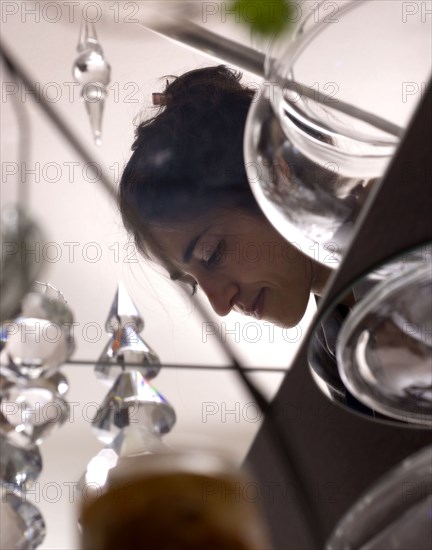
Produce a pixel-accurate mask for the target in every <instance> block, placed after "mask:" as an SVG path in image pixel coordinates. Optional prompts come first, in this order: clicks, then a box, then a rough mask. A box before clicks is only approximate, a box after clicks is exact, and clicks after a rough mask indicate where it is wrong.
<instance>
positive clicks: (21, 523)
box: [0, 484, 45, 550]
mask: <svg viewBox="0 0 432 550" xmlns="http://www.w3.org/2000/svg"><path fill="white" fill-rule="evenodd" d="M0 526H1V528H0V543H1V544H0V548H4V549H5V550H6V549H12V548H19V549H32V548H37V547H38V546H39V545H40V544H41V543H42V541H43V540H44V538H45V522H44V520H43V517H42V515H41V513H40V512H39V510H38V509H37V508H36V506H34V505H33V504H31V503H30V502H28V501H27V500H26V499H25V496H24V497H21V496H19V495H17V494H15V493H14V492H12V491H10V489H9V487H8V486H7V485H4V484H2V486H1V502H0Z"/></svg>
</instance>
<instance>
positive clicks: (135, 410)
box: [92, 371, 176, 443]
mask: <svg viewBox="0 0 432 550" xmlns="http://www.w3.org/2000/svg"><path fill="white" fill-rule="evenodd" d="M175 421H176V415H175V412H174V409H173V408H172V407H171V405H170V404H169V403H168V402H167V401H166V399H165V398H164V397H163V396H162V395H161V394H160V393H159V392H158V391H157V390H156V389H155V388H153V387H152V386H150V384H149V383H148V382H146V380H145V379H144V377H143V376H142V374H141V373H139V372H138V371H126V372H123V373H122V374H120V376H119V377H118V379H117V380H116V382H115V383H114V385H113V387H112V388H111V390H110V391H109V392H108V394H107V396H106V397H105V399H104V401H103V403H102V405H101V406H100V408H99V409H98V411H97V413H96V416H95V418H94V420H93V422H92V425H93V428H94V430H95V432H96V434H97V437H98V439H100V440H101V441H103V442H104V443H111V442H112V440H113V439H114V438H115V437H116V436H117V435H118V434H119V432H120V431H121V430H122V429H123V428H126V427H128V426H131V425H132V426H134V425H136V426H143V427H145V428H148V429H149V430H150V431H151V432H152V433H155V434H165V433H168V432H169V431H170V430H171V428H172V427H173V426H174V424H175Z"/></svg>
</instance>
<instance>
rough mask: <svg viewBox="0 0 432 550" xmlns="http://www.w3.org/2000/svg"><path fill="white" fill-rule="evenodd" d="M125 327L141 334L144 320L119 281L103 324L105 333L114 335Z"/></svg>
mask: <svg viewBox="0 0 432 550" xmlns="http://www.w3.org/2000/svg"><path fill="white" fill-rule="evenodd" d="M127 326H130V327H132V328H133V329H134V330H135V332H141V331H142V330H143V328H144V319H143V318H142V316H141V314H140V312H139V311H138V308H137V307H136V305H135V304H134V303H133V301H132V298H131V297H130V296H129V294H128V292H127V290H126V287H125V286H124V284H123V283H122V282H121V281H120V282H119V284H118V288H117V292H116V295H115V297H114V300H113V303H112V305H111V309H110V312H109V314H108V318H107V320H106V323H105V329H106V331H107V332H112V333H116V332H118V331H119V330H121V329H123V328H125V327H127Z"/></svg>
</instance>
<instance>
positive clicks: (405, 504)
mask: <svg viewBox="0 0 432 550" xmlns="http://www.w3.org/2000/svg"><path fill="white" fill-rule="evenodd" d="M431 480H432V447H426V448H425V449H423V450H421V451H419V452H418V453H416V454H415V455H413V456H411V457H409V458H408V459H406V460H404V461H403V462H402V463H401V464H399V465H398V466H397V467H396V468H394V469H393V470H391V471H390V472H389V473H388V474H387V475H386V476H384V477H383V478H381V479H380V480H379V481H378V482H377V483H376V484H375V485H374V486H373V487H372V488H371V489H369V491H367V493H365V494H364V495H363V496H362V497H361V498H360V499H359V500H358V502H357V503H356V504H355V505H354V506H353V507H352V508H351V509H350V510H349V511H348V512H347V514H346V515H345V516H344V517H343V518H342V520H341V521H340V522H339V524H338V525H337V527H336V529H335V530H334V532H333V534H332V535H331V537H330V539H329V541H328V542H327V544H326V547H325V548H326V550H408V549H409V548H410V549H412V550H414V549H415V550H429V549H430V548H431V544H432V533H431V517H430V513H431V509H432V482H431Z"/></svg>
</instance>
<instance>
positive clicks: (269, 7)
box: [230, 0, 295, 36]
mask: <svg viewBox="0 0 432 550" xmlns="http://www.w3.org/2000/svg"><path fill="white" fill-rule="evenodd" d="M230 10H233V11H235V13H236V14H237V15H238V16H239V18H240V20H241V21H242V22H243V23H244V24H246V25H248V26H249V27H250V28H251V29H252V30H253V31H254V32H257V33H259V34H261V35H263V36H272V35H273V36H274V35H278V34H281V33H282V32H283V31H285V30H287V29H288V28H289V27H290V26H291V23H292V22H293V21H294V17H295V14H293V12H294V11H295V9H294V7H293V5H292V2H290V1H289V0H236V1H235V2H232V3H231V5H230Z"/></svg>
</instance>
